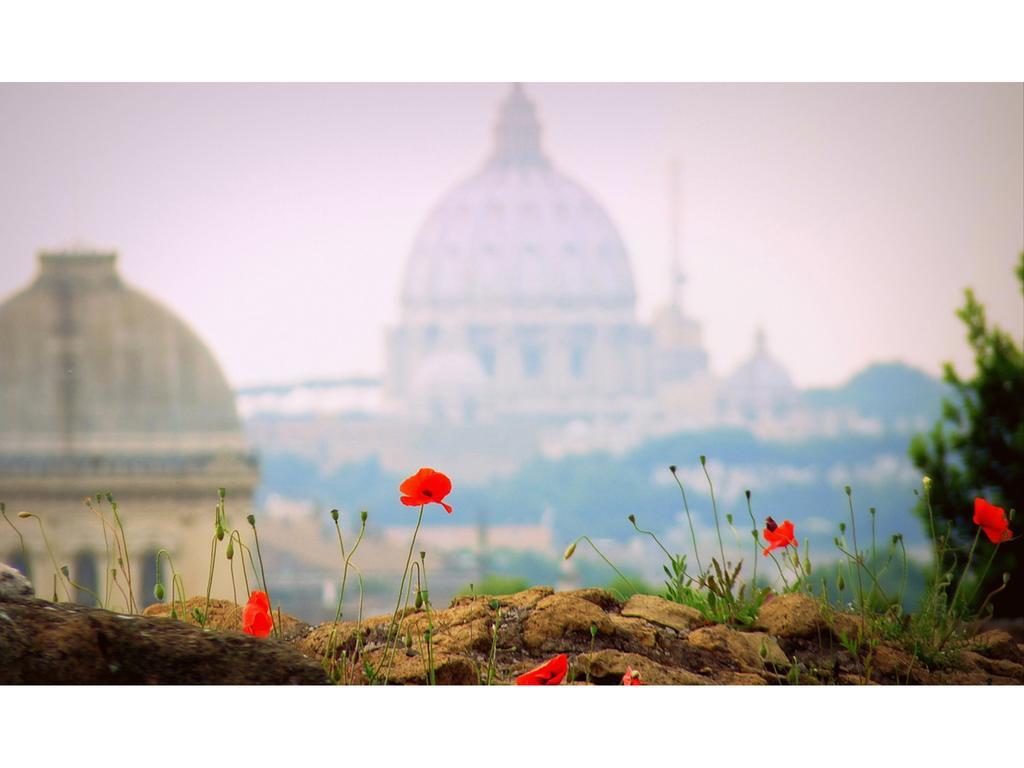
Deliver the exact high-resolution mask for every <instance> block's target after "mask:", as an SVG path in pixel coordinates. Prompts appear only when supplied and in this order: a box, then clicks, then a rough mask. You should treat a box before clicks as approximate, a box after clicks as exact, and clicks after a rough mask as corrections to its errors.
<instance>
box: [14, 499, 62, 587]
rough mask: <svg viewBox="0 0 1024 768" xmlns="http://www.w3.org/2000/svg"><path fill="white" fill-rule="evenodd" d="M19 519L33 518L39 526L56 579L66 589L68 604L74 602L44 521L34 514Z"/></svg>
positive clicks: (30, 513)
mask: <svg viewBox="0 0 1024 768" xmlns="http://www.w3.org/2000/svg"><path fill="white" fill-rule="evenodd" d="M18 517H21V518H26V517H31V518H34V519H35V521H36V523H38V524H39V532H40V533H41V534H42V535H43V544H45V545H46V551H47V553H49V555H50V562H51V563H53V574H54V578H55V579H59V580H60V583H61V586H62V587H64V594H65V595H67V598H68V602H69V603H70V602H74V599H73V598H72V597H71V590H70V589H68V585H67V583H66V582H65V581H64V578H63V576H64V574H63V573H62V572H61V570H60V566H58V565H57V558H56V557H54V556H53V549H52V548H51V547H50V540H49V539H48V538H47V537H46V528H45V527H44V526H43V519H42V518H41V517H39V515H36V514H34V513H32V512H19V513H18ZM54 592H56V589H54Z"/></svg>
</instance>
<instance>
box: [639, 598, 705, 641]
mask: <svg viewBox="0 0 1024 768" xmlns="http://www.w3.org/2000/svg"><path fill="white" fill-rule="evenodd" d="M622 615H623V616H627V617H634V618H638V619H644V620H645V621H649V622H652V623H654V624H660V625H661V626H663V627H670V628H672V629H674V630H676V631H677V632H682V633H686V632H689V631H690V630H691V629H696V628H697V627H703V626H705V625H707V623H708V622H707V620H706V619H705V618H704V617H703V616H702V615H701V613H700V611H698V610H697V609H696V608H691V607H690V606H688V605H680V604H679V603H673V602H672V601H670V600H666V599H665V598H663V597H657V596H655V595H633V596H632V597H631V598H629V600H628V601H626V604H625V605H624V606H622Z"/></svg>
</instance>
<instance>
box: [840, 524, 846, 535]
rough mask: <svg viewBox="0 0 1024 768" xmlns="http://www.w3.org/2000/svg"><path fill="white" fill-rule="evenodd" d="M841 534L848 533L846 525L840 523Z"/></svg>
mask: <svg viewBox="0 0 1024 768" xmlns="http://www.w3.org/2000/svg"><path fill="white" fill-rule="evenodd" d="M839 532H840V533H846V523H840V524H839Z"/></svg>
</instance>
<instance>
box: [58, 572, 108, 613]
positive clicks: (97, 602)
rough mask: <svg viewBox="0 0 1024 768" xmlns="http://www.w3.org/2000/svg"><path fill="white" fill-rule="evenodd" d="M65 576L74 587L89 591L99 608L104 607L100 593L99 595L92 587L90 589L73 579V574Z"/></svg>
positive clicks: (80, 590)
mask: <svg viewBox="0 0 1024 768" xmlns="http://www.w3.org/2000/svg"><path fill="white" fill-rule="evenodd" d="M64 578H65V579H67V580H68V584H70V585H71V586H72V587H74V588H75V589H77V590H78V591H79V592H88V593H89V595H90V596H91V597H92V599H93V600H95V601H96V607H97V608H102V607H103V601H102V600H100V598H99V595H97V594H96V593H95V592H93V591H92V590H91V589H89V588H88V587H85V586H82V585H81V584H79V583H78V582H76V581H75V580H74V579H72V578H71V576H65V577H64Z"/></svg>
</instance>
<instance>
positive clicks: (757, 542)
mask: <svg viewBox="0 0 1024 768" xmlns="http://www.w3.org/2000/svg"><path fill="white" fill-rule="evenodd" d="M746 496H747V514H748V515H750V524H751V525H752V526H753V528H752V529H751V531H752V533H753V538H754V577H753V578H754V589H755V590H756V589H757V553H758V551H759V550H760V549H761V537H760V535H759V534H758V532H757V521H756V520H755V519H754V509H753V507H751V505H750V491H747V493H746Z"/></svg>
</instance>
